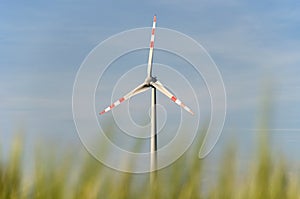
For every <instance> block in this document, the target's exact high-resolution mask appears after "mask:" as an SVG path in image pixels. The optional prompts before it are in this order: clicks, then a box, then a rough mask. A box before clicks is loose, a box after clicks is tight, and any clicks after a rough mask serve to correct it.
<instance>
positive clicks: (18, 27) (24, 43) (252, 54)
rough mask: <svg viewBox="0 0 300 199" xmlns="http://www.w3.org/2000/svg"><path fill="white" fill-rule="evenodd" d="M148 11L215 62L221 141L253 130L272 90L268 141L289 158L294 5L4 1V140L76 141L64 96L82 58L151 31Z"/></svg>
mask: <svg viewBox="0 0 300 199" xmlns="http://www.w3.org/2000/svg"><path fill="white" fill-rule="evenodd" d="M153 14H157V16H158V26H160V27H166V28H171V29H175V30H177V31H180V32H183V33H185V34H187V35H189V36H191V37H192V38H194V39H195V40H197V41H198V42H199V43H200V44H202V45H203V46H204V47H205V48H206V50H207V51H208V52H209V54H210V55H211V57H212V58H213V59H214V61H215V62H216V64H217V65H218V67H219V70H220V72H221V74H222V76H223V79H224V83H225V87H226V91H227V97H228V99H227V100H228V110H227V118H226V123H225V128H224V132H225V133H223V135H222V137H221V139H224V140H226V139H229V138H228V136H226V135H229V134H228V133H227V134H226V132H229V131H231V130H232V129H235V130H236V131H238V132H241V134H242V135H243V136H244V135H245V137H247V136H249V134H253V132H257V128H259V127H257V125H256V124H257V123H258V121H257V120H258V118H259V115H260V114H261V112H260V110H259V107H260V105H261V99H262V97H263V94H264V91H265V89H264V87H268V86H265V85H268V84H270V85H271V86H269V87H270V88H271V90H272V91H271V96H272V97H271V98H272V105H273V106H272V112H271V113H272V117H271V124H270V129H271V131H270V132H271V133H272V135H274V139H275V141H274V143H275V145H276V146H278V148H280V150H281V149H282V150H283V151H285V152H287V153H288V154H292V153H293V152H295V150H297V149H298V148H296V146H297V145H299V144H300V139H299V138H300V135H299V133H300V119H299V118H300V106H299V101H300V79H299V72H300V69H299V64H300V36H299V35H300V26H299V24H300V3H299V2H298V1H264V2H262V1H234V0H230V1H224V0H217V1H213V2H212V1H207V0H204V1H196V0H188V1H178V0H175V1H171V0H163V1H160V2H155V1H119V2H117V1H103V2H102V1H92V0H88V1H80V0H76V1H70V0H63V1H31V2H22V1H19V2H17V1H1V3H0V44H1V45H0V55H1V59H0V133H1V143H4V145H5V143H9V140H10V138H11V135H12V132H13V131H15V130H16V129H18V126H21V128H22V127H24V129H25V133H26V134H28V137H30V138H33V137H36V138H38V139H46V140H47V139H53V140H64V142H72V143H79V140H78V137H77V135H76V132H75V126H74V123H73V119H72V100H71V99H72V87H73V83H74V80H75V76H76V72H77V70H78V69H79V67H80V65H81V63H82V61H83V60H84V58H85V57H86V56H87V54H88V53H89V52H90V51H91V50H92V49H93V48H94V47H95V46H96V45H98V44H99V43H100V42H101V41H103V40H105V39H106V38H108V37H109V36H111V35H114V34H117V33H119V32H121V31H125V30H128V29H132V28H138V27H146V26H151V20H152V16H153ZM146 61H147V60H145V63H146ZM238 134H240V133H238ZM230 135H231V134H230ZM237 136H238V137H239V139H241V140H243V136H241V135H237ZM244 141H245V140H244ZM276 146H275V147H276ZM291 156H292V157H294V158H296V156H293V155H291Z"/></svg>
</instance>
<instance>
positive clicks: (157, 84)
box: [151, 81, 194, 115]
mask: <svg viewBox="0 0 300 199" xmlns="http://www.w3.org/2000/svg"><path fill="white" fill-rule="evenodd" d="M151 85H152V86H153V87H154V88H156V89H157V90H159V91H160V92H161V93H163V94H164V95H166V96H167V97H168V98H170V99H171V100H172V101H173V102H175V103H176V104H178V105H179V106H181V107H182V108H183V109H184V110H186V111H188V112H189V113H191V114H192V115H194V113H193V111H192V110H191V109H190V108H189V107H188V106H186V105H185V104H184V103H183V102H182V101H180V100H179V99H178V98H177V97H175V96H174V95H173V94H172V93H171V92H170V91H168V89H166V87H164V85H162V83H160V82H159V81H156V82H152V83H151Z"/></svg>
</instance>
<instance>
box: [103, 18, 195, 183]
mask: <svg viewBox="0 0 300 199" xmlns="http://www.w3.org/2000/svg"><path fill="white" fill-rule="evenodd" d="M155 28H156V15H154V17H153V25H152V31H151V40H150V50H149V57H148V68H147V77H146V79H145V81H144V82H143V83H142V84H140V85H139V86H138V87H136V88H135V89H133V90H132V91H130V92H129V93H127V94H126V95H125V96H124V97H122V98H120V99H119V100H117V101H116V102H114V103H113V104H111V105H110V106H108V107H107V108H106V109H104V110H103V111H102V112H100V115H102V114H104V113H106V112H109V111H110V110H111V109H113V108H114V107H116V106H118V105H119V104H121V103H122V102H124V101H126V100H128V99H129V98H131V97H133V96H135V95H137V94H139V93H142V92H145V91H146V90H148V89H150V88H151V148H150V150H151V160H150V168H151V171H155V170H156V169H157V132H156V131H157V128H156V90H158V91H160V92H161V93H162V94H164V95H165V96H167V97H168V98H170V99H171V100H172V101H173V102H175V103H176V104H178V105H179V106H180V107H182V108H183V109H184V110H186V111H188V112H189V113H191V114H192V115H193V114H194V113H193V111H192V110H191V109H190V108H189V107H187V106H186V105H185V104H184V103H182V102H181V101H180V100H179V99H178V98H177V97H175V96H174V95H173V94H172V93H171V92H170V91H169V90H168V89H167V88H165V86H164V85H163V84H162V83H160V82H159V81H158V80H157V78H156V77H153V76H152V64H153V49H154V37H155ZM153 178H154V177H152V178H151V181H152V182H153V181H154V179H153Z"/></svg>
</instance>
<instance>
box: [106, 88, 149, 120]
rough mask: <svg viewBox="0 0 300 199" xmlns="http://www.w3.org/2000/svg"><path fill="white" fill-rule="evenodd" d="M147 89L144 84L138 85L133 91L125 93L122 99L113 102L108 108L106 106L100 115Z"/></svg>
mask: <svg viewBox="0 0 300 199" xmlns="http://www.w3.org/2000/svg"><path fill="white" fill-rule="evenodd" d="M148 89H149V86H148V85H147V84H145V83H143V84H141V85H139V86H138V87H136V88H135V89H133V90H132V91H130V92H129V93H127V94H126V95H125V96H124V97H122V98H120V99H118V100H117V101H116V102H114V103H113V104H111V105H110V106H108V107H107V108H106V109H104V110H103V111H101V112H100V115H102V114H104V113H106V112H108V111H110V110H111V109H113V108H114V107H116V106H118V105H119V104H121V103H122V102H124V101H126V100H128V99H129V98H131V97H133V96H134V95H136V94H139V93H142V92H144V91H146V90H148Z"/></svg>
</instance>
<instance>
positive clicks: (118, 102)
mask: <svg viewBox="0 0 300 199" xmlns="http://www.w3.org/2000/svg"><path fill="white" fill-rule="evenodd" d="M123 101H125V98H124V97H122V98H120V99H119V100H117V101H116V102H115V103H113V104H112V105H110V106H109V107H107V108H106V109H104V110H103V111H101V112H100V113H99V114H100V115H103V114H104V113H107V112H108V111H110V110H111V109H113V108H114V107H116V106H118V105H119V104H121V103H122V102H123Z"/></svg>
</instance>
